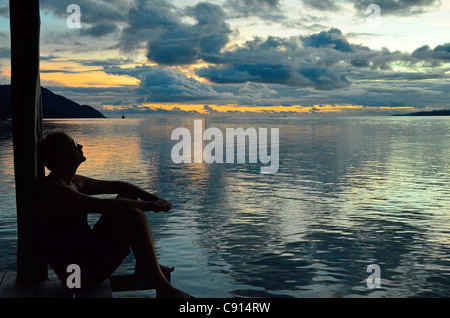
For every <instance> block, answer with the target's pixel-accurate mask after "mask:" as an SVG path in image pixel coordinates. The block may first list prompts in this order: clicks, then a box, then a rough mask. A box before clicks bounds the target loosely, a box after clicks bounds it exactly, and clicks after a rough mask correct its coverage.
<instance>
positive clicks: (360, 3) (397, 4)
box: [346, 0, 441, 16]
mask: <svg viewBox="0 0 450 318" xmlns="http://www.w3.org/2000/svg"><path fill="white" fill-rule="evenodd" d="M346 1H347V2H350V3H352V4H353V6H354V8H355V10H356V12H360V13H361V14H363V15H364V14H366V13H365V12H366V9H367V7H368V6H369V4H371V3H372V2H368V1H365V0H346ZM373 3H376V4H377V5H379V6H380V9H381V14H382V15H396V16H410V15H417V14H421V13H424V12H426V11H427V10H430V9H437V8H438V7H439V6H440V4H441V1H440V0H412V1H411V0H377V1H375V2H373Z"/></svg>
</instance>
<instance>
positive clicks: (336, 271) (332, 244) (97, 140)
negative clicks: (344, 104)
mask: <svg viewBox="0 0 450 318" xmlns="http://www.w3.org/2000/svg"><path fill="white" fill-rule="evenodd" d="M195 119H202V118H199V117H197V118H191V117H162V116H159V117H150V118H142V119H139V118H135V119H133V118H130V119H128V118H127V119H76V120H45V121H44V128H45V131H46V132H47V131H51V130H55V129H58V130H64V131H66V132H67V133H68V134H70V135H71V136H72V137H73V138H74V139H75V140H76V141H77V142H78V143H80V144H82V145H83V147H84V148H83V151H84V153H85V156H86V157H87V160H86V162H84V163H83V164H82V165H81V166H80V168H79V170H78V173H79V174H82V175H86V176H90V177H93V178H98V179H105V180H122V181H126V182H130V183H133V184H136V185H138V186H140V187H142V188H144V189H146V190H148V191H150V192H152V193H155V194H157V195H158V196H161V197H163V198H165V199H167V200H169V201H170V202H171V203H172V204H173V208H172V210H171V211H170V212H169V213H159V214H155V213H151V212H148V213H147V215H148V221H149V223H150V227H151V230H152V234H153V237H154V240H155V245H156V249H157V253H158V257H159V259H160V262H161V263H162V264H164V265H169V266H174V267H175V268H176V270H175V272H174V273H173V274H172V282H173V284H174V285H175V286H176V287H178V288H180V289H182V290H185V291H187V292H189V293H191V294H192V295H194V296H196V297H414V296H415V297H448V296H450V190H449V189H450V166H449V163H450V138H449V137H450V119H449V118H448V117H447V118H446V117H349V118H343V117H339V118H320V117H318V118H309V117H240V118H237V117H230V116H228V117H227V116H219V117H208V118H207V125H208V126H209V127H216V128H219V129H221V130H222V131H223V132H225V130H226V128H237V127H242V128H244V129H247V128H250V127H252V128H255V129H259V128H268V129H270V128H279V169H278V171H277V173H275V174H260V168H261V165H260V164H257V163H256V164H255V163H253V164H251V163H249V161H248V160H247V161H246V162H244V163H211V164H208V163H206V162H201V163H190V164H188V163H181V164H176V163H174V162H173V161H172V159H171V149H172V148H173V146H174V144H175V143H176V141H173V140H171V133H172V132H173V130H174V129H176V128H179V127H187V128H189V129H191V128H192V127H193V123H194V120H195ZM100 197H109V196H108V195H102V196H100ZM97 218H98V215H92V216H91V217H90V223H91V224H93V223H95V221H96V219H97ZM16 238H17V229H16V212H15V190H14V167H13V150H12V136H11V127H10V122H7V121H4V122H0V251H1V259H0V272H4V271H14V270H15V266H16V265H15V262H16V259H15V257H16V256H15V253H16V246H17V245H16ZM371 266H372V267H371ZM374 266H378V268H379V272H378V273H376V274H377V275H378V277H379V284H378V285H377V284H373V283H372V284H370V283H369V281H368V279H369V278H370V277H371V275H372V276H373V275H374V272H372V271H371V270H370V269H372V268H376V267H374ZM368 269H369V271H368ZM133 270H134V258H133V256H132V255H130V256H129V257H128V258H126V259H125V261H124V263H123V264H122V265H121V266H120V268H119V269H118V270H117V273H132V272H133ZM153 296H154V294H152V293H151V292H148V291H142V292H127V293H120V294H119V295H118V297H153Z"/></svg>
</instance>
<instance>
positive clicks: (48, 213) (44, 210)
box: [36, 181, 165, 218]
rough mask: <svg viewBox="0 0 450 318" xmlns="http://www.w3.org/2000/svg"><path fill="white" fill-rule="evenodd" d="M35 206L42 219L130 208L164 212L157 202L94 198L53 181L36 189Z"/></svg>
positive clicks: (103, 212) (111, 211)
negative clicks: (58, 215) (59, 215)
mask: <svg viewBox="0 0 450 318" xmlns="http://www.w3.org/2000/svg"><path fill="white" fill-rule="evenodd" d="M36 204H37V209H38V213H39V215H40V217H42V218H51V217H53V216H55V215H56V214H61V213H64V214H66V213H67V214H70V213H80V212H88V213H101V214H105V213H115V212H118V211H124V210H127V209H130V208H138V209H141V210H142V211H154V212H160V211H163V210H165V207H164V206H163V205H162V204H161V203H159V202H153V201H142V200H127V199H121V200H116V199H100V198H94V197H91V196H89V195H86V194H84V193H80V192H78V191H75V190H73V189H72V188H70V187H68V186H65V185H62V184H60V183H57V182H53V181H49V182H47V183H46V185H45V186H44V187H40V188H39V189H38V191H37V201H36Z"/></svg>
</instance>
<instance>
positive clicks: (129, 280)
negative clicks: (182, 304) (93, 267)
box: [109, 273, 170, 292]
mask: <svg viewBox="0 0 450 318" xmlns="http://www.w3.org/2000/svg"><path fill="white" fill-rule="evenodd" d="M165 275H166V278H167V280H168V281H169V282H170V273H167V274H165ZM109 281H110V283H111V289H112V291H113V292H122V291H133V290H149V289H155V285H154V284H153V282H152V280H151V279H150V278H147V277H142V276H135V275H113V276H111V277H110V278H109Z"/></svg>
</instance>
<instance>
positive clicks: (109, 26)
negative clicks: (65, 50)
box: [80, 22, 118, 38]
mask: <svg viewBox="0 0 450 318" xmlns="http://www.w3.org/2000/svg"><path fill="white" fill-rule="evenodd" d="M117 30H118V27H117V24H115V23H107V22H105V23H99V24H96V25H94V26H91V27H89V28H83V29H80V34H81V35H87V36H91V37H95V38H98V37H102V36H104V35H107V34H110V33H113V32H116V31H117Z"/></svg>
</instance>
